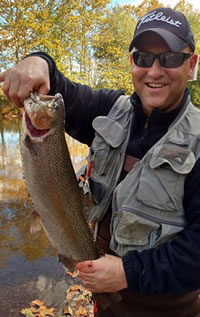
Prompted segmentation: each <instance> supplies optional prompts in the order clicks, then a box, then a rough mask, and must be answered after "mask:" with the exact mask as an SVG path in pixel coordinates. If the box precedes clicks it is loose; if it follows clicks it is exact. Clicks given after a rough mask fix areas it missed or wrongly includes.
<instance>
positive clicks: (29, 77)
mask: <svg viewBox="0 0 200 317" xmlns="http://www.w3.org/2000/svg"><path fill="white" fill-rule="evenodd" d="M0 82H3V85H2V90H3V92H4V94H5V95H6V97H7V98H8V100H9V101H11V102H13V103H15V104H16V105H17V106H18V107H23V105H24V99H25V98H26V97H28V96H29V94H30V92H31V91H32V90H35V91H38V92H39V93H41V94H44V95H45V94H47V93H48V92H49V90H50V79H49V66H48V63H47V62H46V61H45V60H44V59H43V58H41V57H39V56H29V57H27V58H25V59H23V60H22V61H21V62H20V63H19V64H17V65H15V66H14V67H12V68H10V69H8V70H5V71H3V72H2V73H0Z"/></svg>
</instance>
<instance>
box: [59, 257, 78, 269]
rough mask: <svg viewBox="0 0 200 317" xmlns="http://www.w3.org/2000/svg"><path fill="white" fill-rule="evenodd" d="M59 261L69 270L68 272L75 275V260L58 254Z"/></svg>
mask: <svg viewBox="0 0 200 317" xmlns="http://www.w3.org/2000/svg"><path fill="white" fill-rule="evenodd" d="M58 259H59V261H60V262H62V264H63V265H64V266H65V267H66V268H67V270H68V271H69V272H71V273H73V272H74V271H75V270H76V267H75V263H74V261H73V260H71V259H68V258H66V257H65V256H63V255H62V254H60V253H59V254H58Z"/></svg>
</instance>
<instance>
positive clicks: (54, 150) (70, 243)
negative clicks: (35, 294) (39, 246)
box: [22, 93, 100, 271]
mask: <svg viewBox="0 0 200 317" xmlns="http://www.w3.org/2000/svg"><path fill="white" fill-rule="evenodd" d="M24 109H25V111H24V116H23V129H22V130H23V140H22V160H23V168H24V178H25V183H26V186H27V190H28V192H29V195H30V198H31V200H32V203H33V206H34V209H35V210H36V211H37V213H38V214H39V216H40V219H41V223H42V226H43V228H44V231H45V233H46V235H47V237H48V239H49V241H50V242H51V244H52V246H53V247H54V248H55V249H56V250H57V252H58V253H59V254H60V256H61V258H64V259H65V263H66V265H67V267H68V269H69V270H71V271H73V270H74V268H75V264H76V263H77V262H80V261H84V260H94V259H97V258H99V255H100V254H99V251H98V248H97V246H96V244H95V242H94V240H93V236H92V233H91V230H90V228H89V226H88V224H87V222H86V220H85V217H84V214H83V211H82V210H83V206H82V197H81V193H80V188H79V186H78V183H77V179H76V175H75V172H74V169H73V166H72V162H71V159H70V155H69V151H68V148H67V144H66V139H65V134H64V116H65V113H64V102H63V99H62V96H61V95H60V94H57V95H55V96H53V97H52V96H51V97H48V96H46V97H45V98H44V100H43V99H40V95H39V94H37V93H32V94H31V95H30V97H29V98H28V99H26V100H25V102H24Z"/></svg>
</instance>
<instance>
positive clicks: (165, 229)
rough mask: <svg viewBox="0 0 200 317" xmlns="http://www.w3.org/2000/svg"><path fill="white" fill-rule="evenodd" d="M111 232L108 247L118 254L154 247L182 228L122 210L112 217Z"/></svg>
mask: <svg viewBox="0 0 200 317" xmlns="http://www.w3.org/2000/svg"><path fill="white" fill-rule="evenodd" d="M113 224H114V226H115V231H114V232H113V235H112V238H111V243H110V248H111V249H112V250H113V251H114V252H116V253H117V254H118V255H119V256H123V255H125V254H126V253H127V252H129V251H131V250H137V251H142V250H146V249H150V248H155V247H157V246H158V245H160V244H161V243H163V242H165V241H167V240H169V239H171V238H173V237H174V236H175V235H176V234H177V233H178V232H180V231H182V230H183V227H181V226H174V225H171V224H163V223H156V222H154V221H151V220H150V219H147V218H145V217H143V216H142V215H141V216H139V215H138V214H135V211H134V210H132V211H131V210H130V209H129V211H128V210H125V209H124V210H122V211H121V212H118V213H117V214H116V216H115V219H113Z"/></svg>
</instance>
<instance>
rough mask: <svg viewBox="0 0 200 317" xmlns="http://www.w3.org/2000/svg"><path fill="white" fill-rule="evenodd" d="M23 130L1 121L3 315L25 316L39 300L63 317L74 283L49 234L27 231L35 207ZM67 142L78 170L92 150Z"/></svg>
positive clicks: (0, 285)
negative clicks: (23, 155) (22, 146)
mask: <svg viewBox="0 0 200 317" xmlns="http://www.w3.org/2000/svg"><path fill="white" fill-rule="evenodd" d="M20 131H21V122H20V120H18V119H15V120H0V317H5V316H6V317H16V316H21V314H20V310H21V309H22V308H24V307H29V303H30V302H31V301H32V300H34V299H36V298H39V299H41V300H44V301H45V304H46V305H47V306H50V307H55V308H56V309H57V313H56V316H58V317H59V316H62V313H61V311H62V309H63V305H64V300H65V292H66V289H67V286H68V285H69V284H70V283H71V280H70V278H69V277H68V278H67V276H66V274H65V270H64V268H63V266H62V264H61V263H59V262H58V260H57V256H56V252H55V250H54V249H53V248H52V247H51V245H50V244H49V242H48V240H47V238H46V236H45V234H44V233H43V232H41V233H38V234H35V235H31V234H30V232H29V220H30V219H29V217H30V214H31V212H32V206H31V203H30V201H29V199H28V195H27V192H26V188H25V184H24V180H23V169H22V161H21V154H20V143H21V135H20ZM67 139H68V144H69V149H70V153H71V157H72V162H73V164H74V167H75V169H76V170H77V169H78V168H79V167H80V166H81V165H82V164H83V163H84V157H85V156H86V155H87V151H88V150H87V148H86V147H85V146H82V145H80V144H79V143H77V142H76V141H74V140H72V139H71V138H67Z"/></svg>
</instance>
